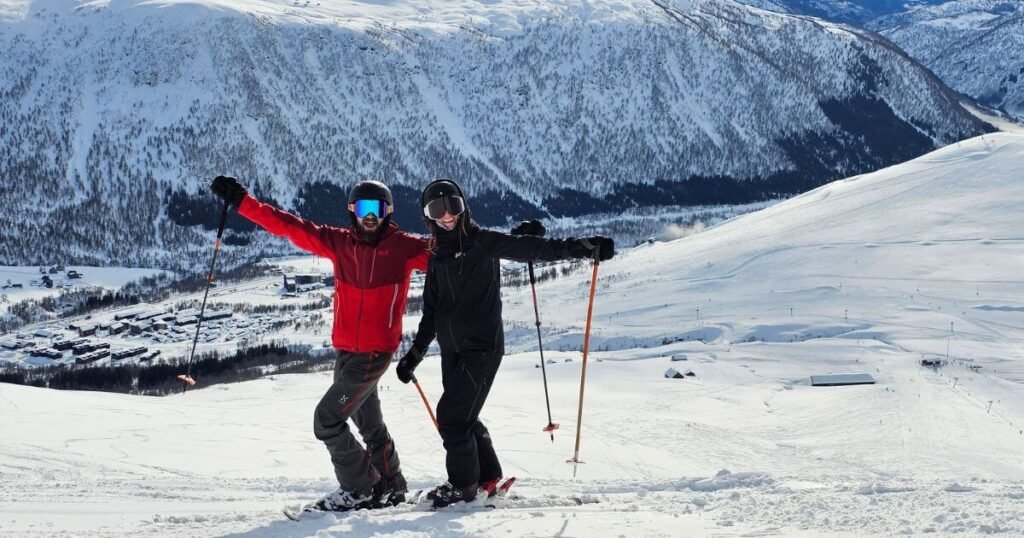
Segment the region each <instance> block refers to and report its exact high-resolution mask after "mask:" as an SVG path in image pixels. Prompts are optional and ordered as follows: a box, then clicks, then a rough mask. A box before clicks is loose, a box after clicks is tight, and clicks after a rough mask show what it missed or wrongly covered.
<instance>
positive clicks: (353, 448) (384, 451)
mask: <svg viewBox="0 0 1024 538" xmlns="http://www.w3.org/2000/svg"><path fill="white" fill-rule="evenodd" d="M391 356H392V353H349V352H347V351H339V352H338V359H337V361H336V362H335V365H334V383H333V384H332V385H331V388H329V389H327V393H326V394H324V396H323V398H321V400H320V403H319V404H317V406H316V412H315V413H314V416H313V433H314V434H315V435H316V438H317V439H319V440H321V441H323V442H324V445H326V446H327V451H328V452H329V453H330V454H331V462H332V463H333V464H334V474H335V476H337V477H338V484H339V485H340V486H341V487H342V488H345V489H347V490H350V491H355V490H365V489H367V488H369V487H370V486H372V485H373V484H375V483H376V482H377V481H378V480H381V479H383V480H386V481H390V482H392V484H391V485H392V487H396V488H399V489H400V490H402V491H404V490H405V489H406V484H405V479H404V478H403V477H402V470H401V467H400V465H399V462H398V452H397V451H396V450H395V443H394V441H393V440H392V439H391V435H390V434H389V433H388V428H387V426H385V425H384V417H383V415H382V414H381V409H380V399H379V398H378V396H377V381H378V380H380V377H381V376H382V375H383V374H384V372H386V371H387V369H388V366H390V365H391ZM350 418H351V419H352V422H354V423H355V425H356V428H358V429H359V435H360V436H361V437H362V438H363V443H365V444H366V448H363V446H362V445H360V444H359V441H358V440H356V437H355V435H353V434H352V430H351V428H350V427H349V424H348V419H350Z"/></svg>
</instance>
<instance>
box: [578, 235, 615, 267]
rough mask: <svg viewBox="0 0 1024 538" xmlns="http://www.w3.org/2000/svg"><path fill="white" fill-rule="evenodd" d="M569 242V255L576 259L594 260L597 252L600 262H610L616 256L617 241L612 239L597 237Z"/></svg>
mask: <svg viewBox="0 0 1024 538" xmlns="http://www.w3.org/2000/svg"><path fill="white" fill-rule="evenodd" d="M569 241H570V243H569V253H570V254H572V255H573V257H575V258H593V257H594V251H595V250H596V251H597V259H598V260H600V261H605V260H610V259H612V256H615V240H613V239H612V238H611V237H602V236H600V235H595V236H594V237H584V238H583V239H569Z"/></svg>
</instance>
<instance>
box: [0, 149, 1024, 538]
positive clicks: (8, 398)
mask: <svg viewBox="0 0 1024 538" xmlns="http://www.w3.org/2000/svg"><path fill="white" fill-rule="evenodd" d="M1022 159H1024V133H1021V132H1016V133H999V134H996V135H986V136H984V137H979V138H974V139H971V140H967V141H963V142H961V143H959V144H954V145H950V146H948V147H945V148H943V149H941V150H938V151H936V152H933V153H929V154H927V155H925V156H923V157H921V158H919V159H916V160H914V161H911V162H908V163H905V164H901V165H898V166H894V167H891V168H887V169H884V170H881V171H878V172H876V173H872V174H867V175H862V176H857V177H852V178H849V179H846V180H842V181H837V182H834V183H831V184H829V185H826V186H823V187H821V188H818V189H816V190H813V191H811V192H808V193H806V194H804V195H802V196H799V197H796V198H793V199H790V200H787V201H785V202H782V203H779V204H777V205H774V206H772V207H770V208H767V209H764V210H762V211H758V212H756V213H751V214H748V215H744V216H741V217H738V218H736V219H733V220H731V221H729V222H726V223H724V224H721V225H719V226H716V227H714V228H712V229H709V230H707V231H706V232H704V233H700V234H696V235H692V236H689V237H686V238H682V239H679V240H676V241H671V242H667V243H659V244H656V245H650V246H645V247H639V248H636V249H632V250H629V251H627V252H624V253H622V254H621V255H620V256H617V257H616V258H615V259H613V260H611V261H609V262H607V263H602V264H601V266H600V268H599V269H600V272H599V279H600V280H599V286H598V288H599V293H598V296H597V302H596V304H595V314H594V315H595V319H594V321H595V342H594V344H595V349H597V351H596V352H594V353H593V355H592V356H591V360H590V362H589V363H588V376H587V390H586V400H585V414H584V419H583V420H584V427H583V429H582V430H581V434H582V443H581V452H580V454H581V458H582V459H583V460H584V461H585V462H586V464H585V465H582V466H580V467H579V468H578V469H577V476H576V478H570V476H572V470H571V468H570V467H569V466H567V465H566V464H565V463H564V461H565V459H567V458H568V457H570V456H571V455H572V453H573V449H574V436H575V434H576V426H575V417H576V410H577V407H576V404H577V401H578V400H577V398H578V389H579V381H580V352H579V351H578V346H579V343H580V338H581V334H582V331H583V316H584V315H585V312H586V304H585V297H586V295H587V293H588V290H589V278H590V271H589V270H582V271H578V272H576V273H575V274H573V275H570V276H567V277H564V278H559V279H556V280H554V281H549V282H545V283H543V284H541V285H540V286H539V287H538V289H537V295H538V297H539V300H540V307H541V316H542V318H543V321H544V324H543V328H544V331H545V333H544V338H545V349H546V350H547V351H546V353H545V357H546V358H547V359H548V360H549V361H550V362H549V364H548V365H547V377H548V379H549V381H550V383H551V398H552V399H551V404H552V412H553V416H554V420H555V421H556V422H559V423H561V428H560V429H559V430H557V431H556V432H555V440H554V442H553V443H552V442H551V441H550V440H549V437H548V436H547V434H545V433H543V432H542V431H541V428H542V427H543V426H544V424H545V423H546V422H547V419H546V416H545V411H544V404H543V401H544V396H543V392H542V389H541V375H540V372H539V371H538V369H537V368H536V366H537V365H538V356H537V353H536V344H535V337H536V333H535V332H534V326H533V319H534V318H533V310H532V303H531V297H530V291H529V289H528V288H519V289H506V290H505V293H504V295H505V314H506V321H507V322H506V329H507V332H508V339H507V340H508V342H509V344H510V348H511V350H512V351H513V353H512V354H510V355H509V356H507V357H506V358H505V360H504V363H503V365H502V370H501V373H500V374H499V375H498V377H497V379H496V382H495V387H494V390H492V392H491V396H490V399H489V401H488V403H487V406H486V407H485V408H484V413H483V417H482V418H483V420H484V421H485V422H487V424H488V426H489V428H490V431H491V434H492V436H493V437H494V439H495V444H496V447H497V450H498V452H499V454H500V455H501V457H502V458H503V465H504V468H505V472H506V473H507V474H510V475H517V476H519V477H520V482H519V484H518V485H517V486H516V488H515V489H514V490H513V491H516V492H518V494H519V495H520V498H519V499H515V500H513V501H510V502H509V503H507V504H506V505H505V507H503V508H499V509H497V510H494V511H486V512H481V511H469V510H466V511H460V510H458V509H455V510H449V511H442V512H427V511H421V510H415V509H412V508H411V507H400V508H395V509H389V510H384V511H372V512H360V513H356V514H352V515H348V516H339V517H334V516H326V517H324V518H321V519H316V520H311V521H305V522H303V523H300V524H295V523H292V522H289V521H285V520H284V519H283V516H281V514H280V509H281V507H282V506H283V505H285V504H293V503H298V502H301V501H304V500H308V499H310V498H312V497H313V496H315V495H318V494H319V493H322V492H324V491H326V490H329V489H331V488H333V486H334V484H333V482H334V479H333V476H331V470H330V467H329V463H328V461H327V455H326V453H325V452H324V450H323V448H322V447H321V446H320V445H319V442H318V441H317V440H316V439H314V437H313V435H312V433H311V432H310V431H309V421H308V418H307V417H308V415H309V413H310V412H311V410H312V408H313V406H314V405H315V403H316V402H317V401H318V399H319V397H320V394H321V393H322V391H323V390H325V388H326V387H327V384H328V383H329V377H330V376H329V374H328V373H322V374H305V375H281V376H275V377H273V378H267V379H262V380H258V381H254V382H247V383H238V384H231V385H222V386H217V387H213V388H210V389H203V390H198V391H192V392H189V393H186V394H176V395H174V396H170V397H165V398H140V397H131V396H125V395H114V394H98V393H76V392H54V391H47V390H45V389H36V388H30V387H20V386H11V385H4V384H0V430H2V431H3V432H4V435H3V436H0V477H2V480H0V526H2V528H3V529H4V530H5V531H8V532H13V533H14V534H15V535H26V536H35V535H40V536H42V535H56V534H62V533H64V534H71V535H91V536H92V535H99V536H138V535H159V536H197V535H199V536H208V535H217V536H220V535H232V536H253V537H270V536H273V537H288V536H310V535H340V534H351V535H354V536H364V535H374V534H401V535H403V536H438V535H445V536H470V535H481V534H487V535H493V534H508V535H510V536H524V535H542V536H553V535H566V536H586V535H593V536H606V535H627V536H675V535H680V534H684V535H709V534H716V535H744V536H749V535H765V534H781V535H787V536H790V535H797V536H833V535H841V536H849V535H858V536H864V535H891V534H895V533H899V534H904V535H912V536H916V535H925V534H938V535H950V534H959V533H965V534H967V535H981V534H989V533H1004V534H1006V535H1020V534H1022V533H1024V512H1022V511H1021V509H1020V506H1021V491H1022V488H1024V461H1022V460H1021V457H1020V443H1021V428H1022V426H1024V424H1022V421H1024V418H1022V417H1024V397H1022V394H1024V392H1022V391H1021V390H1020V387H1021V384H1022V383H1024V354H1022V352H1021V349H1022V347H1021V345H1020V344H1021V342H1022V341H1024V328H1022V327H1024V319H1022V315H1024V282H1022V281H1021V277H1020V267H1021V262H1022V260H1021V254H1020V253H1021V246H1022V242H1024V240H1022V238H1021V237H1020V235H1019V233H1017V231H1018V230H1021V229H1024V213H1022V212H1021V211H1019V207H1018V206H1019V202H1018V201H1019V200H1020V199H1021V198H1022V197H1024V171H1022V169H1021V167H1020V162H1021V160H1022ZM247 297H250V295H249V294H248V292H246V293H240V294H238V295H237V297H235V299H236V300H239V301H246V300H248V299H247ZM218 300H229V297H228V296H223V297H219V298H218ZM414 321H415V318H407V319H406V320H405V323H406V326H407V327H408V326H411V323H412V322H414ZM285 330H286V331H287V332H288V333H289V334H291V335H292V336H296V337H299V338H302V337H306V336H309V337H310V338H317V337H314V336H312V335H304V334H298V335H296V334H295V331H294V330H293V329H290V328H289V329H285ZM319 338H322V336H321V337H319ZM922 359H928V360H933V361H936V366H928V367H925V366H922V365H921V361H922ZM566 361H569V362H566ZM439 362H440V361H439V360H437V357H436V356H434V355H429V356H428V357H427V359H426V360H425V361H424V363H423V365H421V367H420V368H419V370H417V375H418V377H419V379H420V381H421V383H422V384H423V388H424V390H425V392H426V394H427V395H428V397H430V398H431V399H432V401H433V402H435V403H436V399H437V397H438V396H439V395H440V390H441V387H440V375H439V374H440V367H439ZM668 368H675V369H676V370H680V371H684V370H692V371H693V373H694V374H695V377H687V378H684V379H668V378H665V377H664V373H665V372H666V370H667V369H668ZM828 373H866V374H870V375H871V376H872V377H873V378H874V379H875V381H876V384H874V385H864V386H851V387H814V386H811V385H810V383H809V378H810V377H811V376H816V375H819V374H828ZM385 375H386V377H385V378H384V381H383V382H382V387H381V392H380V394H381V400H382V404H383V406H384V412H385V416H387V417H388V420H389V429H390V431H391V433H392V435H393V436H394V438H395V441H396V445H397V447H398V450H399V453H400V454H401V457H402V462H403V467H404V469H405V473H406V474H407V475H408V478H409V480H410V483H411V485H412V487H414V488H419V487H429V486H433V485H436V484H437V483H439V482H440V481H441V480H443V479H444V476H443V475H444V473H443V461H444V459H443V458H444V456H443V451H442V449H441V443H440V440H439V439H438V437H437V435H436V433H435V432H434V431H433V430H432V429H431V427H430V425H429V424H430V423H429V418H428V417H427V414H426V411H425V410H424V408H423V406H422V404H421V403H420V400H419V395H418V394H417V392H416V391H415V390H414V389H413V388H411V387H409V386H406V385H401V384H399V383H397V382H396V381H395V378H394V374H392V373H390V372H388V373H387V374H385ZM574 499H578V500H579V501H580V502H581V503H582V504H579V505H577V503H576V502H575V501H574Z"/></svg>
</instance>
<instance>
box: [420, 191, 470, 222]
mask: <svg viewBox="0 0 1024 538" xmlns="http://www.w3.org/2000/svg"><path fill="white" fill-rule="evenodd" d="M465 210H466V202H465V201H464V200H463V199H462V197H461V196H442V197H441V198H437V199H435V200H431V201H429V202H427V205H425V206H423V214H424V215H425V216H426V217H427V218H429V219H430V220H440V219H441V217H443V216H444V214H445V213H449V214H451V215H453V216H456V217H457V216H459V215H461V214H462V212H463V211H465Z"/></svg>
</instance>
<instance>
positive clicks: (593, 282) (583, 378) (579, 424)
mask: <svg viewBox="0 0 1024 538" xmlns="http://www.w3.org/2000/svg"><path fill="white" fill-rule="evenodd" d="M598 250H599V249H594V274H593V275H591V277H590V304H589V306H587V328H586V331H585V332H584V333H583V372H582V374H581V375H580V407H579V411H578V412H577V413H576V452H575V453H573V456H572V459H571V460H568V461H566V463H572V464H573V465H574V467H573V468H572V475H573V477H575V476H576V469H577V467H576V466H577V465H578V464H580V463H583V462H582V461H580V434H581V432H582V428H583V389H584V387H585V386H586V383H587V353H588V352H589V351H590V321H591V319H593V316H594V295H595V294H596V293H597V266H598V265H599V264H600V259H599V258H598Z"/></svg>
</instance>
